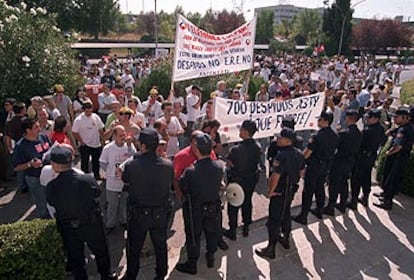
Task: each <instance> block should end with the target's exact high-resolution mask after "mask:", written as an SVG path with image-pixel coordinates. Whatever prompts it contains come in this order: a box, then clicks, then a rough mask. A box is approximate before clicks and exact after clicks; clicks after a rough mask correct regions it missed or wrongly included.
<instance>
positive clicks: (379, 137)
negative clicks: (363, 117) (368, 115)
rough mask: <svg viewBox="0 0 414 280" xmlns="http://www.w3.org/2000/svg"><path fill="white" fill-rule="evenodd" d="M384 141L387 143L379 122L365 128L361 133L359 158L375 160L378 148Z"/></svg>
mask: <svg viewBox="0 0 414 280" xmlns="http://www.w3.org/2000/svg"><path fill="white" fill-rule="evenodd" d="M385 141H387V137H386V136H385V132H384V128H383V127H382V125H381V124H380V123H379V122H377V123H375V124H372V125H368V126H366V127H365V128H364V130H363V131H362V143H361V153H360V156H362V157H367V158H373V159H374V160H375V158H376V156H377V151H378V148H379V146H381V145H384V144H385Z"/></svg>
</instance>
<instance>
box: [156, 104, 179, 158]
mask: <svg viewBox="0 0 414 280" xmlns="http://www.w3.org/2000/svg"><path fill="white" fill-rule="evenodd" d="M161 108H162V111H163V112H164V116H163V117H161V118H160V120H161V121H163V122H165V123H166V124H167V134H168V142H167V150H166V153H167V156H168V157H169V158H172V157H174V156H175V154H176V153H178V151H179V150H180V148H179V145H178V136H180V135H182V134H184V129H183V128H182V127H181V124H180V121H179V120H178V118H176V117H175V116H174V115H173V108H172V104H171V103H170V102H164V103H163V104H162V106H161Z"/></svg>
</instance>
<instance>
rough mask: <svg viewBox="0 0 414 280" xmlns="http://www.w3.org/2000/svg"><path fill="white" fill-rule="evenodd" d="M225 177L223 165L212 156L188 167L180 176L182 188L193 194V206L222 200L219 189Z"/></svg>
mask: <svg viewBox="0 0 414 280" xmlns="http://www.w3.org/2000/svg"><path fill="white" fill-rule="evenodd" d="M222 179H223V166H222V165H221V164H220V163H219V162H218V161H212V160H211V159H210V158H205V159H201V160H199V161H197V162H196V164H195V165H194V166H193V167H189V168H187V169H186V170H185V171H184V173H183V175H182V176H181V178H180V182H179V184H180V188H181V190H182V191H183V193H184V194H187V195H189V196H191V201H192V204H193V207H198V206H201V205H203V204H205V203H216V202H219V201H220V197H219V191H220V185H221V181H222Z"/></svg>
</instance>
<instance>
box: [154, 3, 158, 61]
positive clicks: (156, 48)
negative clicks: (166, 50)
mask: <svg viewBox="0 0 414 280" xmlns="http://www.w3.org/2000/svg"><path fill="white" fill-rule="evenodd" d="M154 5H155V18H154V24H155V30H154V33H155V57H157V50H158V19H157V0H154Z"/></svg>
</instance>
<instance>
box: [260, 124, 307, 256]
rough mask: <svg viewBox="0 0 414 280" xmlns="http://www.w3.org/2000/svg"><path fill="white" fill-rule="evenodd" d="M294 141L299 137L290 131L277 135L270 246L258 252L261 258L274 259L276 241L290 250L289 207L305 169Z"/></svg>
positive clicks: (270, 194) (268, 220)
mask: <svg viewBox="0 0 414 280" xmlns="http://www.w3.org/2000/svg"><path fill="white" fill-rule="evenodd" d="M295 141H296V134H295V132H294V131H293V130H292V129H290V128H284V129H282V131H281V132H280V136H277V144H278V148H279V152H278V153H277V155H276V156H275V157H274V158H273V161H272V165H271V167H270V168H271V175H270V178H269V185H268V187H269V198H270V204H269V217H268V219H267V223H266V226H267V229H268V234H269V243H268V245H267V247H265V248H262V249H256V251H255V252H256V254H257V255H259V256H261V257H267V258H271V259H274V258H275V256H276V255H275V246H276V243H277V241H279V242H280V243H281V244H282V246H283V247H284V248H286V249H289V248H290V245H289V235H290V232H291V228H292V221H291V217H290V205H291V203H292V199H293V195H294V192H295V191H294V189H295V188H296V185H297V183H298V182H299V178H300V174H301V171H304V168H305V159H304V157H303V154H302V152H301V151H300V150H299V149H297V148H294V147H293V145H294V143H295Z"/></svg>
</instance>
